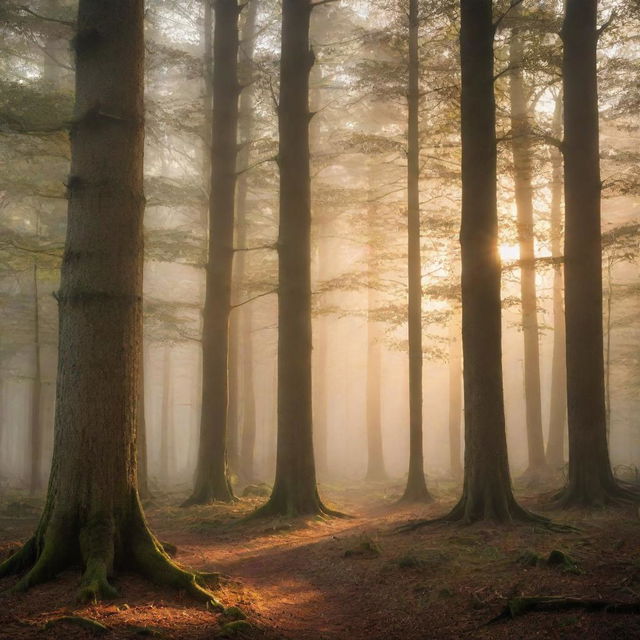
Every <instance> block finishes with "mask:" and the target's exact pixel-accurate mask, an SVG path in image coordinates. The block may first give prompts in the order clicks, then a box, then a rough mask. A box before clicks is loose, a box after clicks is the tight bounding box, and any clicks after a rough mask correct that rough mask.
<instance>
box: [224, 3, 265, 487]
mask: <svg viewBox="0 0 640 640" xmlns="http://www.w3.org/2000/svg"><path fill="white" fill-rule="evenodd" d="M259 5H260V2H259V0H251V2H249V6H248V7H247V9H246V15H245V20H244V24H243V26H242V42H241V46H240V52H241V58H240V62H241V65H242V71H243V76H244V78H245V79H244V81H243V83H245V84H246V86H245V87H244V89H243V91H242V95H241V96H240V143H241V145H242V147H241V149H240V154H239V158H238V170H239V172H240V175H239V177H238V187H237V191H236V198H237V201H236V209H237V212H236V213H237V217H236V242H237V244H238V249H239V251H238V252H237V253H236V256H235V262H234V275H235V277H236V281H237V290H238V291H239V292H243V293H244V295H245V299H249V294H248V293H247V292H248V287H247V282H246V280H247V276H248V274H247V264H246V256H247V252H246V251H245V249H248V248H249V247H248V246H247V243H248V233H247V232H248V226H249V220H248V208H249V207H248V204H249V203H248V197H249V178H248V175H247V174H248V172H249V163H250V158H251V155H250V147H251V138H252V136H253V133H254V108H255V100H254V87H253V82H252V80H253V78H254V76H255V74H256V71H255V69H254V56H255V47H256V33H257V25H256V19H257V15H258V7H259ZM253 315H254V314H253V309H252V306H251V304H247V305H243V306H242V307H238V308H237V309H236V310H235V311H234V312H233V314H232V317H231V320H232V326H234V325H233V323H235V343H234V349H235V350H236V352H235V357H234V358H233V359H230V363H233V362H235V365H236V370H235V372H234V371H233V369H232V371H231V374H232V375H234V374H235V375H234V379H235V384H236V385H237V386H238V389H237V391H236V400H235V411H236V415H235V420H236V433H237V434H238V436H239V438H238V439H239V443H236V446H237V445H238V444H239V456H240V457H239V460H238V462H237V465H236V470H237V471H238V473H239V474H240V477H241V478H242V480H243V481H244V482H247V483H250V482H253V480H254V475H255V472H254V457H255V443H256V398H255V385H254V380H253V351H254V349H253V341H254V336H253V334H252V329H253V326H252V325H253ZM238 436H237V437H238Z"/></svg>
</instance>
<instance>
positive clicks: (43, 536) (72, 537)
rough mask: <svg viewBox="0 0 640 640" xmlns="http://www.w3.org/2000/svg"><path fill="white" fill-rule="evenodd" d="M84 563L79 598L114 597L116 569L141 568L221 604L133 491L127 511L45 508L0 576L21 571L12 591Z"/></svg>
mask: <svg viewBox="0 0 640 640" xmlns="http://www.w3.org/2000/svg"><path fill="white" fill-rule="evenodd" d="M78 564H80V565H81V566H82V569H83V573H82V578H81V581H80V588H79V591H78V593H77V598H78V600H79V601H81V602H91V601H97V600H102V599H109V598H114V597H116V596H117V595H118V592H117V590H116V589H115V588H114V587H113V586H112V584H111V583H110V578H111V577H112V575H113V574H114V570H115V569H118V570H122V569H128V570H133V571H136V572H137V573H140V574H141V575H143V576H144V577H146V578H147V579H149V580H150V581H151V582H153V583H154V584H157V585H162V586H169V587H173V588H174V589H177V590H179V591H184V592H185V593H187V594H188V595H189V596H191V597H192V598H195V599H196V600H198V601H200V602H206V603H208V604H210V605H212V606H214V607H216V608H218V607H220V605H219V604H218V602H217V601H216V599H215V597H214V595H213V594H212V593H211V592H210V591H208V590H207V589H205V588H203V587H202V586H201V585H200V584H199V577H198V575H197V574H195V573H192V572H189V571H185V570H184V569H181V568H180V567H179V566H177V565H176V564H175V563H174V562H173V561H172V560H171V558H170V557H169V555H168V554H167V553H166V551H165V550H164V548H163V545H162V544H161V543H160V542H159V541H158V540H157V539H156V537H155V536H154V535H153V534H152V533H151V531H150V530H149V528H148V526H147V524H146V522H145V519H144V516H143V515H142V510H141V507H140V504H139V502H138V498H137V495H136V496H135V497H134V498H132V500H131V505H130V508H129V509H128V510H125V513H124V514H123V513H119V514H118V515H115V514H104V513H103V514H96V515H95V516H92V517H87V518H81V517H77V518H76V519H75V521H74V520H72V519H71V518H70V517H69V513H68V512H67V513H65V515H64V516H61V515H60V514H59V513H58V512H57V511H56V510H55V509H52V508H49V505H48V506H47V508H45V512H44V514H43V516H42V518H41V520H40V524H39V526H38V528H37V530H36V532H35V534H34V535H33V537H32V538H30V539H29V540H28V541H27V542H26V543H25V544H24V546H23V547H22V548H21V549H20V550H19V551H17V552H16V553H15V554H13V555H12V556H11V557H10V558H8V559H7V560H6V561H4V562H3V563H2V564H0V578H3V577H6V576H11V575H20V576H21V577H20V578H19V580H18V582H17V583H16V584H15V585H14V586H13V588H12V589H11V591H13V592H23V591H26V590H27V589H30V588H31V587H33V586H36V585H38V584H41V583H43V582H46V581H48V580H51V579H53V578H54V577H55V576H56V575H57V574H58V573H60V572H61V571H63V570H64V569H66V568H67V567H70V566H74V565H78Z"/></svg>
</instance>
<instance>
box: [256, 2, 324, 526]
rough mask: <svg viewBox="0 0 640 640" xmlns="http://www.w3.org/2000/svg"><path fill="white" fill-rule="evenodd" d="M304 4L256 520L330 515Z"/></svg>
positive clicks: (292, 85)
mask: <svg viewBox="0 0 640 640" xmlns="http://www.w3.org/2000/svg"><path fill="white" fill-rule="evenodd" d="M312 9H313V6H312V2H311V0H283V3H282V45H281V58H280V94H279V102H278V126H279V132H280V142H279V149H278V165H279V168H280V223H279V235H278V256H279V266H278V276H279V284H278V437H277V439H278V444H277V454H276V477H275V483H274V487H273V491H272V493H271V497H270V498H269V500H268V502H267V503H266V504H265V505H264V506H263V507H261V508H260V509H259V510H258V511H257V512H256V514H257V515H284V516H289V517H292V516H299V515H313V514H325V515H332V514H334V512H332V511H331V510H329V509H327V507H325V506H324V505H323V504H322V501H321V500H320V497H319V495H318V488H317V483H316V469H315V461H314V453H313V426H312V422H313V421H312V406H311V405H312V402H311V194H310V191H311V189H310V182H311V180H310V171H309V119H310V113H309V73H310V71H311V68H312V67H313V64H314V54H313V50H312V49H311V47H310V46H309V24H310V19H311V11H312Z"/></svg>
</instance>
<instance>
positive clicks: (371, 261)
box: [365, 182, 388, 482]
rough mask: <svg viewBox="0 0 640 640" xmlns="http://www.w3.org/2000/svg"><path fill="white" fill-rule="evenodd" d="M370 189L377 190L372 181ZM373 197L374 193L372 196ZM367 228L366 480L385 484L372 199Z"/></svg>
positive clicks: (380, 357)
mask: <svg viewBox="0 0 640 640" xmlns="http://www.w3.org/2000/svg"><path fill="white" fill-rule="evenodd" d="M370 187H373V184H372V183H371V182H370ZM372 195H373V194H372V193H370V196H372ZM367 227H368V235H369V244H368V247H367V279H368V287H367V308H368V316H367V387H366V388H367V404H366V406H367V413H366V420H367V473H366V476H365V479H366V480H370V481H374V482H383V481H385V480H387V479H388V476H387V472H386V470H385V466H384V451H383V448H382V411H381V392H382V385H381V381H382V344H381V342H380V340H381V337H382V335H381V334H382V332H381V331H380V324H379V323H378V322H377V321H376V319H375V315H374V314H375V310H376V308H377V306H378V303H379V301H378V295H377V291H376V275H377V274H376V253H377V251H376V247H377V242H379V238H378V237H377V236H378V234H377V233H376V231H377V228H376V208H375V207H374V206H373V204H372V203H371V197H370V203H369V205H368V210H367Z"/></svg>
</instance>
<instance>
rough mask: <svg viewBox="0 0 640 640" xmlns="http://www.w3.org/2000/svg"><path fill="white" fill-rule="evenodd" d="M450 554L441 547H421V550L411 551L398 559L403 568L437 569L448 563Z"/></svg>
mask: <svg viewBox="0 0 640 640" xmlns="http://www.w3.org/2000/svg"><path fill="white" fill-rule="evenodd" d="M449 560H450V558H449V556H448V555H447V554H446V553H445V552H444V551H440V550H439V549H421V550H420V551H409V552H408V553H406V554H404V555H403V556H400V557H399V558H398V560H397V563H398V566H399V567H400V568H401V569H416V570H425V569H436V568H438V567H440V566H442V565H443V564H446V563H448V562H449Z"/></svg>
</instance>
